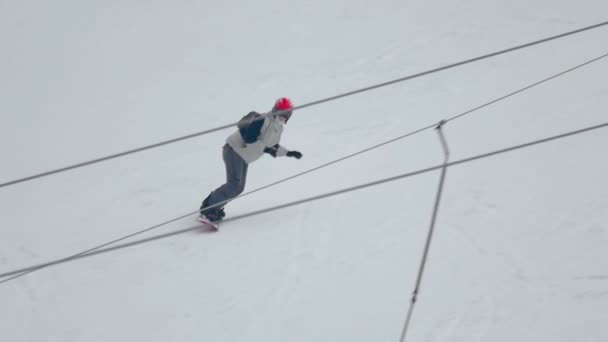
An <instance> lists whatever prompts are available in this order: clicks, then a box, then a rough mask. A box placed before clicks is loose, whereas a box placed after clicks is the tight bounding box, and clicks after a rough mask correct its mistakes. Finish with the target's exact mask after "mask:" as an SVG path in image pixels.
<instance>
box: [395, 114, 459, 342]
mask: <svg viewBox="0 0 608 342" xmlns="http://www.w3.org/2000/svg"><path fill="white" fill-rule="evenodd" d="M446 122H447V121H445V120H443V121H441V122H440V123H439V125H438V126H437V128H436V129H437V134H438V135H439V140H440V142H441V148H442V149H443V156H444V157H443V166H442V168H441V176H440V177H439V186H438V187H437V195H436V196H435V204H434V205H433V214H432V215H431V224H430V227H429V232H428V234H427V237H426V243H425V245H424V251H423V253H422V258H421V260H420V267H419V268H418V276H417V278H416V286H415V287H414V291H413V292H412V299H411V302H410V306H409V309H408V311H407V316H406V319H405V324H404V325H403V330H402V331H401V339H400V341H401V342H404V341H405V336H406V335H407V331H408V330H409V327H410V322H411V320H412V316H413V314H414V306H415V305H416V300H417V299H418V293H419V292H420V286H421V284H422V276H423V275H424V268H425V267H426V261H427V260H428V256H429V251H430V249H431V242H432V241H433V233H434V231H435V222H437V213H438V212H439V203H440V202H441V195H442V194H443V185H444V183H445V175H446V173H447V170H448V161H449V159H450V149H449V148H448V143H447V140H446V139H445V135H444V134H443V130H442V127H443V125H444V124H445V123H446Z"/></svg>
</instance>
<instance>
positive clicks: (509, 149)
mask: <svg viewBox="0 0 608 342" xmlns="http://www.w3.org/2000/svg"><path fill="white" fill-rule="evenodd" d="M606 127H608V122H604V123H602V124H598V125H594V126H590V127H586V128H582V129H578V130H575V131H570V132H566V133H562V134H558V135H553V136H550V137H546V138H542V139H538V140H534V141H530V142H527V143H523V144H519V145H515V146H511V147H507V148H503V149H500V150H496V151H492V152H487V153H483V154H479V155H476V156H473V157H468V158H464V159H460V160H456V161H452V162H448V163H445V164H444V163H442V164H440V165H436V166H432V167H427V168H424V169H420V170H417V171H413V172H408V173H404V174H400V175H397V176H393V177H389V178H385V179H381V180H377V181H373V182H369V183H365V184H360V185H357V186H353V187H349V188H346V189H341V190H337V191H333V192H329V193H325V194H322V195H317V196H313V197H309V198H305V199H301V200H298V201H294V202H290V203H285V204H281V205H277V206H274V207H270V208H266V209H261V210H257V211H253V212H250V213H246V214H242V215H237V216H234V217H231V218H228V219H225V220H224V222H231V221H237V220H242V219H244V218H247V217H250V216H256V215H261V214H265V213H268V212H272V211H276V210H280V209H284V208H288V207H293V206H296V205H299V204H303V203H308V202H313V201H318V200H321V199H324V198H328V197H333V196H337V195H341V194H345V193H348V192H353V191H357V190H361V189H365V188H369V187H373V186H377V185H380V184H384V183H389V182H393V181H396V180H399V179H404V178H409V177H412V176H416V175H420V174H424V173H428V172H431V171H435V170H438V169H441V168H443V167H446V166H447V167H452V166H455V165H460V164H466V163H469V162H472V161H476V160H481V159H485V158H489V157H492V156H496V155H499V154H503V153H507V152H512V151H515V150H519V149H524V148H528V147H532V146H535V145H539V144H544V143H547V142H550V141H554V140H559V139H563V138H567V137H571V136H574V135H578V134H583V133H588V132H591V131H595V130H598V129H601V128H606ZM197 229H200V225H197V226H193V227H190V228H186V229H181V230H178V231H174V232H170V233H166V234H162V235H158V236H154V237H150V238H146V239H143V240H140V241H133V242H130V243H126V244H124V245H119V246H114V247H110V248H107V249H105V250H101V248H100V247H97V248H91V249H89V251H95V252H90V254H87V253H86V252H82V253H78V254H74V255H72V256H69V257H66V258H62V259H57V260H55V261H51V262H47V263H44V264H40V265H36V266H30V267H26V268H23V269H21V270H16V271H11V272H5V273H2V274H0V278H4V277H7V276H9V274H10V275H11V276H9V277H8V278H6V279H2V280H0V284H3V283H6V282H9V281H11V280H14V279H17V278H20V277H23V276H25V275H27V274H30V273H32V272H35V271H37V270H40V269H43V268H46V267H49V266H52V265H57V264H63V263H66V262H70V261H73V260H76V259H80V258H84V257H88V256H92V255H97V254H102V253H106V252H109V251H115V250H119V249H122V248H126V247H131V246H136V245H139V244H142V243H145V242H149V241H155V240H159V239H162V238H165V237H169V236H175V235H178V234H182V233H185V232H189V231H194V230H197ZM103 246H107V244H104V245H103Z"/></svg>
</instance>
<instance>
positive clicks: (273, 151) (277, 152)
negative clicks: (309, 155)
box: [264, 144, 302, 159]
mask: <svg viewBox="0 0 608 342" xmlns="http://www.w3.org/2000/svg"><path fill="white" fill-rule="evenodd" d="M264 152H265V153H268V154H270V155H271V156H273V157H274V158H276V157H283V156H287V157H294V158H296V159H300V158H302V153H300V152H298V151H290V150H288V149H286V148H285V147H283V146H281V145H279V144H276V145H274V146H271V147H266V148H265V149H264Z"/></svg>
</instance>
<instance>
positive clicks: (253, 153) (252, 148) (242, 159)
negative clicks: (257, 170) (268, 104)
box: [199, 97, 302, 222]
mask: <svg viewBox="0 0 608 342" xmlns="http://www.w3.org/2000/svg"><path fill="white" fill-rule="evenodd" d="M292 111H293V104H292V102H291V100H290V99H288V98H286V97H281V98H279V99H278V100H277V101H276V102H275V104H274V106H273V108H272V110H271V112H270V113H267V114H258V113H256V112H250V113H249V114H247V115H246V116H245V117H243V119H241V121H240V122H239V124H238V127H239V130H237V131H236V132H234V133H233V134H231V135H230V136H228V138H227V139H226V144H225V145H224V147H223V158H224V164H225V165H226V183H225V184H224V185H222V186H220V187H219V188H217V189H215V190H214V191H212V192H211V193H210V194H209V196H207V198H205V200H203V203H202V205H201V208H200V217H199V220H201V221H210V222H217V221H220V220H221V219H223V218H224V216H225V213H224V208H223V206H224V205H225V204H226V202H227V201H229V200H230V199H232V198H234V197H236V196H238V195H240V194H241V193H242V192H243V190H245V183H246V181H247V168H248V166H249V164H251V163H253V162H254V161H256V160H258V159H259V158H260V157H261V156H262V155H263V154H264V153H267V154H270V155H271V156H273V157H275V158H276V157H282V156H287V157H293V158H296V159H300V158H302V153H300V152H298V151H289V150H287V149H286V148H285V147H283V146H281V145H279V142H280V140H281V134H282V133H283V127H284V125H285V124H286V123H287V121H289V118H290V117H291V114H292ZM222 202H224V203H223V204H219V205H218V206H217V207H214V208H209V207H211V206H213V205H215V204H218V203H222Z"/></svg>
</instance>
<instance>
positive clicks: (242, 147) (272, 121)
mask: <svg viewBox="0 0 608 342" xmlns="http://www.w3.org/2000/svg"><path fill="white" fill-rule="evenodd" d="M264 117H265V118H264V124H263V125H262V129H261V130H260V136H259V137H258V140H257V141H256V142H254V143H253V144H245V141H243V137H241V133H239V131H238V130H237V131H236V132H234V133H232V134H231V135H230V136H228V138H227V139H226V143H227V144H228V145H230V147H232V149H233V150H234V152H236V153H237V154H238V155H239V156H240V157H241V158H243V160H244V161H245V163H247V164H251V163H253V162H254V161H256V160H258V159H260V157H261V156H262V155H263V154H264V149H265V148H266V147H273V146H275V145H278V144H279V142H280V141H281V134H283V126H284V123H283V122H282V121H280V120H279V119H277V117H276V116H275V115H272V114H270V115H268V114H264ZM287 152H288V150H287V149H286V148H284V147H283V146H280V145H279V146H278V148H277V157H281V156H284V155H286V154H287Z"/></svg>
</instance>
